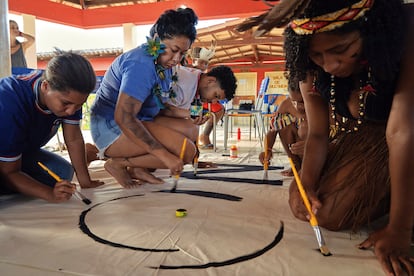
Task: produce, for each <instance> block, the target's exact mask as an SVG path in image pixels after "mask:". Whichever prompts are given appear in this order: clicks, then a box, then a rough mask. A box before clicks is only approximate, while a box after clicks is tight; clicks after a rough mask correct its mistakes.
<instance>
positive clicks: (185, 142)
mask: <svg viewBox="0 0 414 276" xmlns="http://www.w3.org/2000/svg"><path fill="white" fill-rule="evenodd" d="M186 146H187V137H185V138H184V141H183V145H182V146H181V152H180V159H181V160H183V159H184V153H185V148H186ZM178 178H180V174H176V175H174V186H173V188H172V189H171V192H172V193H174V192H175V191H176V190H177V185H178Z"/></svg>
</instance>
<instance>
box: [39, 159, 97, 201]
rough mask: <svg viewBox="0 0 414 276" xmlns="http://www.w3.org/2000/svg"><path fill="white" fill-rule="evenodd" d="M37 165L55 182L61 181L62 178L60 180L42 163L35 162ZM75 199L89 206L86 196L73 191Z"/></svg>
mask: <svg viewBox="0 0 414 276" xmlns="http://www.w3.org/2000/svg"><path fill="white" fill-rule="evenodd" d="M37 164H38V165H39V166H40V167H41V168H42V169H44V170H45V171H46V172H47V173H48V174H49V175H50V176H51V177H53V179H55V180H56V181H57V182H60V181H62V178H60V177H59V176H58V175H57V174H55V173H54V172H53V171H51V170H50V169H49V168H48V167H46V166H45V165H44V164H43V163H41V162H37ZM74 195H75V197H76V198H78V199H79V200H82V202H83V203H85V204H86V205H89V204H91V203H92V201H91V200H90V199H89V198H87V197H86V196H84V195H83V194H81V193H80V192H79V191H78V190H76V189H75V193H74Z"/></svg>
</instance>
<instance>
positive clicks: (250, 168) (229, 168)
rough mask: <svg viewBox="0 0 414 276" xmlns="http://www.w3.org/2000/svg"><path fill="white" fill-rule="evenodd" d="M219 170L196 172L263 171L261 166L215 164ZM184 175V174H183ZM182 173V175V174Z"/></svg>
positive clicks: (207, 169)
mask: <svg viewBox="0 0 414 276" xmlns="http://www.w3.org/2000/svg"><path fill="white" fill-rule="evenodd" d="M216 165H217V166H219V168H202V169H198V170H197V174H210V173H239V172H250V171H263V166H245V165H244V166H243V165H241V166H235V165H231V166H229V165H224V164H223V165H222V164H216ZM280 169H283V167H275V166H271V167H269V169H268V170H269V171H273V170H280ZM183 173H185V172H183ZM183 173H182V174H183Z"/></svg>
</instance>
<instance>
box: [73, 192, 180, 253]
mask: <svg viewBox="0 0 414 276" xmlns="http://www.w3.org/2000/svg"><path fill="white" fill-rule="evenodd" d="M136 196H143V194H139V195H131V196H123V197H117V198H114V199H111V200H108V201H104V202H101V203H98V204H95V205H94V206H92V207H90V208H89V209H87V210H85V211H83V212H82V213H81V215H80V216H79V228H80V229H81V230H82V232H83V233H85V234H86V235H88V236H89V237H90V238H92V239H93V240H95V241H97V242H99V243H102V244H106V245H110V246H113V247H118V248H126V249H131V250H135V251H145V252H176V251H179V249H157V248H144V247H135V246H130V245H124V244H121V243H116V242H111V241H108V240H105V239H103V238H101V237H99V236H97V235H95V234H94V233H92V231H91V230H90V229H89V227H88V226H87V225H86V221H85V218H86V215H87V214H88V213H89V211H91V210H92V209H93V208H95V207H98V206H99V205H102V204H104V203H108V202H111V201H115V200H119V199H124V198H129V197H136Z"/></svg>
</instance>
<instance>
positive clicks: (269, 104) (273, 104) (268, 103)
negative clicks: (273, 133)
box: [263, 71, 289, 113]
mask: <svg viewBox="0 0 414 276" xmlns="http://www.w3.org/2000/svg"><path fill="white" fill-rule="evenodd" d="M265 77H269V87H268V89H267V91H266V95H265V97H264V99H263V109H264V110H263V113H274V112H275V111H276V110H277V108H278V106H279V105H280V104H281V103H282V102H283V101H284V100H285V99H286V97H287V96H288V94H289V93H288V82H287V79H286V78H285V76H284V72H283V71H274V72H265Z"/></svg>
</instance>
